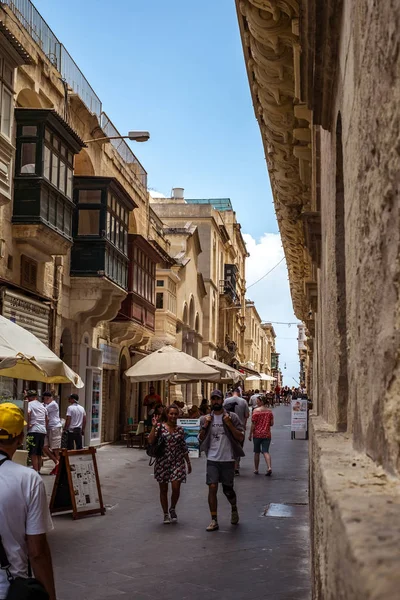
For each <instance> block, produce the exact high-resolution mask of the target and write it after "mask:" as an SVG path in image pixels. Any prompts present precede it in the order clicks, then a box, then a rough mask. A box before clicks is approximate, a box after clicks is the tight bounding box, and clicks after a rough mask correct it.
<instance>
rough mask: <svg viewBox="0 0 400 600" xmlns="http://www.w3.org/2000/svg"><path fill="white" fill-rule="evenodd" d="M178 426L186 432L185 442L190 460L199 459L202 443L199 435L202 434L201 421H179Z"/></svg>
mask: <svg viewBox="0 0 400 600" xmlns="http://www.w3.org/2000/svg"><path fill="white" fill-rule="evenodd" d="M178 425H180V426H181V427H183V431H184V432H185V442H186V444H187V447H188V449H189V456H190V458H199V455H200V443H199V439H198V435H199V433H200V419H178Z"/></svg>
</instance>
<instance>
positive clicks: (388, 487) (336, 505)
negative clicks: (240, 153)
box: [236, 0, 400, 600]
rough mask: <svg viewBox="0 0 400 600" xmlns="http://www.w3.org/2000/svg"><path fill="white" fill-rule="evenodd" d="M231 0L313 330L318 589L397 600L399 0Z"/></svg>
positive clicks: (291, 265) (299, 291) (302, 315)
mask: <svg viewBox="0 0 400 600" xmlns="http://www.w3.org/2000/svg"><path fill="white" fill-rule="evenodd" d="M236 4H237V10H238V18H239V25H240V31H241V36H242V42H243V48H244V55H245V62H246V67H247V71H248V75H249V82H250V88H251V93H252V97H253V104H254V107H255V112H256V117H257V119H258V121H259V125H260V130H261V133H262V137H263V141H264V147H265V154H266V157H267V165H268V170H269V173H270V178H271V184H272V190H273V195H274V202H275V207H276V213H277V218H278V224H279V227H280V231H281V235H282V241H283V245H284V249H285V255H286V259H287V263H288V269H289V279H290V287H291V293H292V299H293V305H294V309H295V313H296V316H297V317H298V318H299V319H300V320H301V321H303V322H304V323H305V325H306V334H307V361H308V369H307V372H306V379H307V380H306V385H307V388H308V392H309V395H310V396H311V397H312V399H313V402H314V415H313V416H312V417H311V419H310V428H311V431H310V486H311V487H310V508H311V524H312V527H311V529H312V544H313V573H312V574H313V597H314V598H316V599H321V600H322V599H323V600H326V599H332V600H333V599H335V600H336V599H338V598H346V600H353V599H354V600H356V599H357V600H358V599H359V598H365V599H370V600H372V599H374V600H378V599H382V600H383V599H385V600H390V599H393V600H394V599H395V598H397V597H398V594H399V592H398V590H399V585H400V549H399V544H398V538H399V533H400V521H399V519H398V514H399V508H400V497H399V493H398V487H399V470H400V450H399V448H400V445H399V434H398V432H399V423H400V404H399V401H398V398H399V389H398V388H399V385H398V381H399V361H398V346H399V339H400V334H399V319H398V314H399V294H398V275H399V274H398V271H399V267H398V265H399V231H400V227H399V225H400V223H399V210H398V209H399V199H398V192H399V186H398V172H399V152H398V146H399V138H398V132H399V110H398V106H399V100H400V68H399V52H398V48H399V43H400V39H399V31H400V6H399V4H398V3H396V2H392V1H390V2H387V3H380V4H379V10H377V6H376V5H375V4H374V3H365V2H351V1H350V0H343V2H333V0H329V1H326V2H323V1H322V0H321V1H319V0H304V1H302V2H300V1H297V0H279V1H277V0H276V1H275V0H237V2H236ZM371 340H374V341H373V343H372V342H371ZM302 352H304V350H302Z"/></svg>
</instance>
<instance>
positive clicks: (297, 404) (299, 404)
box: [291, 399, 308, 431]
mask: <svg viewBox="0 0 400 600" xmlns="http://www.w3.org/2000/svg"><path fill="white" fill-rule="evenodd" d="M307 410H308V400H302V399H299V400H292V419H291V430H292V431H307Z"/></svg>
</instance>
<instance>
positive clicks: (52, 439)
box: [26, 390, 86, 475]
mask: <svg viewBox="0 0 400 600" xmlns="http://www.w3.org/2000/svg"><path fill="white" fill-rule="evenodd" d="M26 400H27V402H28V435H27V440H26V442H27V444H26V445H27V449H28V454H29V458H30V460H31V463H32V467H33V468H34V470H35V471H37V472H38V473H40V470H41V468H42V457H43V455H46V456H47V457H48V458H50V459H51V460H52V461H53V462H54V469H53V471H52V472H51V474H52V475H55V474H56V473H57V465H58V463H59V459H60V450H61V448H67V449H68V450H74V449H76V450H80V449H81V448H82V447H83V439H82V438H83V435H84V431H85V426H86V412H85V409H84V408H83V407H82V406H80V405H79V396H78V395H77V394H71V395H70V396H69V398H68V402H69V406H68V408H67V413H66V418H65V420H64V425H63V421H62V420H61V419H60V408H59V405H58V403H57V401H56V399H55V398H54V396H53V394H52V393H51V392H44V393H43V395H42V399H41V400H39V397H38V393H37V392H36V390H29V391H28V392H26ZM63 432H64V434H63Z"/></svg>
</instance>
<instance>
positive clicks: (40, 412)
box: [28, 400, 47, 433]
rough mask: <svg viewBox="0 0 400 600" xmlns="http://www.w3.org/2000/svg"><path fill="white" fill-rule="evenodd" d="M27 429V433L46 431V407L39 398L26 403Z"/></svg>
mask: <svg viewBox="0 0 400 600" xmlns="http://www.w3.org/2000/svg"><path fill="white" fill-rule="evenodd" d="M28 414H29V429H28V433H46V417H47V408H46V407H45V406H44V404H42V403H41V402H39V400H31V401H30V402H29V403H28Z"/></svg>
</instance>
